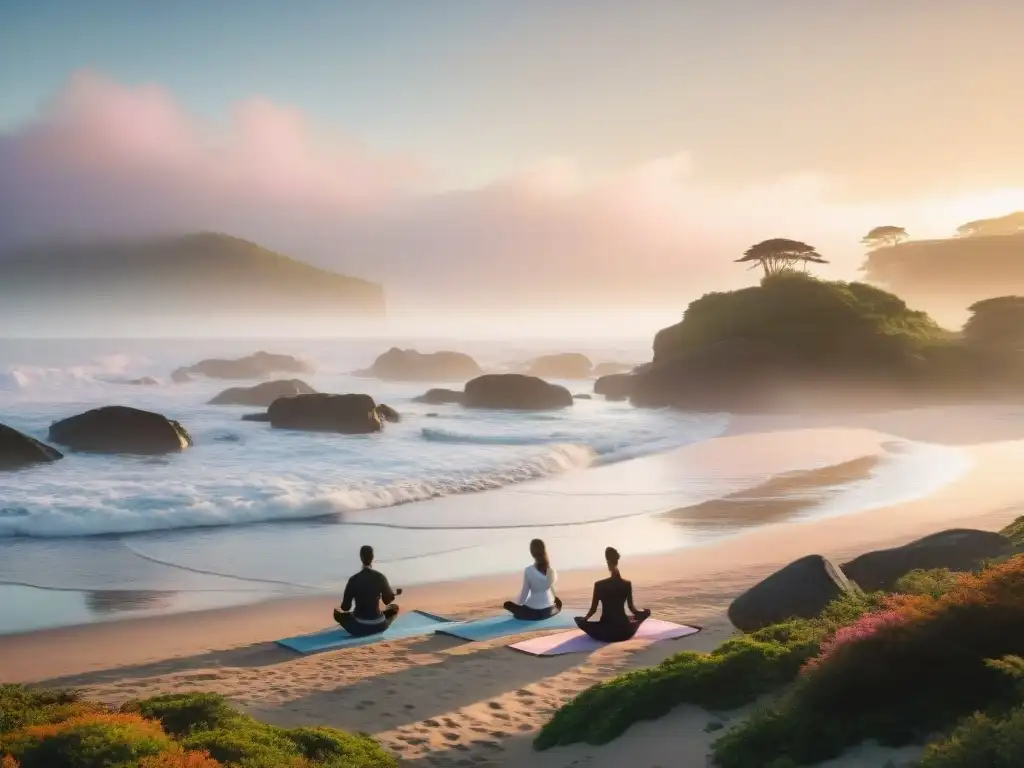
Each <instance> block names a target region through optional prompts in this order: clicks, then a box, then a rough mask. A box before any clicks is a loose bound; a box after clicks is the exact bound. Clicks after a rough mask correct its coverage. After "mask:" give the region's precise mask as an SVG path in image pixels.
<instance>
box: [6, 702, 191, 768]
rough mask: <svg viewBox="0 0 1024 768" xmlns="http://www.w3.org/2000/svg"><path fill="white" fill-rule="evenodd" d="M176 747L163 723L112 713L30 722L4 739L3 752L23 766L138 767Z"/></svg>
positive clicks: (35, 767)
mask: <svg viewBox="0 0 1024 768" xmlns="http://www.w3.org/2000/svg"><path fill="white" fill-rule="evenodd" d="M173 747H174V743H173V741H172V740H171V738H170V737H169V736H167V735H166V734H165V733H164V732H163V729H161V728H160V724H159V723H156V722H153V721H152V720H145V719H143V718H141V717H139V716H138V715H127V714H113V713H106V714H87V715H79V716H76V717H72V718H70V719H68V720H65V721H63V722H60V723H47V724H44V725H30V726H27V727H25V728H23V729H21V730H19V731H15V732H14V733H11V734H7V735H5V737H4V741H3V750H4V752H5V753H7V754H9V755H10V756H12V757H13V758H14V759H15V760H17V761H19V763H20V765H21V768H58V766H68V767H69V768H137V766H138V764H139V761H140V760H141V759H143V758H145V757H148V756H152V755H157V754H160V753H161V752H165V751H169V750H171V749H173Z"/></svg>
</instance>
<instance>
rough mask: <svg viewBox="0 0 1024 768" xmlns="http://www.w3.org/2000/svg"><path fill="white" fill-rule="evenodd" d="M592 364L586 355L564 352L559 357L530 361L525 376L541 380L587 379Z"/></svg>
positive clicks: (543, 357)
mask: <svg viewBox="0 0 1024 768" xmlns="http://www.w3.org/2000/svg"><path fill="white" fill-rule="evenodd" d="M591 370H593V364H592V363H591V362H590V358H588V357H587V356H586V355H581V354H580V353H578V352H566V353H564V354H560V355H543V356H541V357H537V358H534V359H533V360H531V361H530V364H529V366H528V367H527V371H526V372H527V374H528V375H530V376H536V377H538V378H543V379H588V378H590V372H591Z"/></svg>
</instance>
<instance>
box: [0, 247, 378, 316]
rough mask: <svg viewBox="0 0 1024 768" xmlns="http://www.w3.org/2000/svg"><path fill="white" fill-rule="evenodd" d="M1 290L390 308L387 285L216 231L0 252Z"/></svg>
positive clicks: (136, 307)
mask: <svg viewBox="0 0 1024 768" xmlns="http://www.w3.org/2000/svg"><path fill="white" fill-rule="evenodd" d="M0 297H3V298H4V300H5V302H11V301H14V302H17V303H20V304H22V305H25V304H33V305H39V304H42V303H46V304H48V305H49V304H51V303H53V302H70V303H71V304H73V305H75V306H76V307H83V306H88V305H90V304H92V303H97V302H102V305H103V307H104V308H106V309H110V308H114V309H124V310H126V311H140V310H147V309H148V310H156V311H168V310H176V309H188V310H196V311H227V312H232V311H239V312H246V311H254V310H258V311H302V312H308V313H315V314H332V315H333V314H339V315H345V314H351V315H369V316H374V315H382V314H384V292H383V289H382V288H381V286H379V285H377V284H375V283H371V282H367V281H365V280H360V279H357V278H354V277H347V276H345V275H340V274H337V273H334V272H329V271H327V270H324V269H319V268H317V267H313V266H311V265H309V264H304V263H302V262H299V261H296V260H294V259H291V258H288V257H287V256H284V255H282V254H279V253H275V252H274V251H270V250H267V249H266V248H263V247H261V246H259V245H257V244H256V243H251V242H249V241H247V240H241V239H239V238H235V237H229V236H227V235H220V234H215V233H198V234H190V235H184V236H175V237H161V238H152V239H146V240H131V241H119V242H109V243H72V244H63V245H59V246H37V247H33V248H26V249H21V250H18V251H14V252H9V253H6V254H3V255H0Z"/></svg>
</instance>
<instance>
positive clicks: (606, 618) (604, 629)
mask: <svg viewBox="0 0 1024 768" xmlns="http://www.w3.org/2000/svg"><path fill="white" fill-rule="evenodd" d="M604 559H605V561H606V562H607V563H608V570H609V571H611V574H612V575H611V576H610V577H608V578H607V579H601V581H597V582H594V599H593V600H592V601H591V603H590V610H589V611H588V612H587V615H586V616H583V617H582V618H581V617H579V616H577V617H576V626H577V627H579V628H580V629H582V630H583V631H584V632H586V633H587V634H588V635H590V636H591V637H592V638H594V639H595V640H598V641H600V642H602V643H621V642H623V641H624V640H630V639H632V637H633V635H635V634H636V631H637V630H638V629H640V625H641V624H643V623H644V621H646V620H647V619H649V618H650V616H651V612H650V611H649V610H647V609H644V610H642V611H638V610H637V609H636V606H635V605H633V585H632V584H631V583H630V582H628V581H626V580H625V579H623V578H622V575H621V574H620V573H619V553H618V552H617V551H616V550H615V549H614V548H613V547H608V548H607V549H606V550H605V551H604ZM598 603H600V604H601V618H600V620H599V621H591V620H590V617H591V616H593V615H594V614H595V613H597V604H598ZM627 606H628V607H629V612H630V613H631V614H633V615H632V616H626V607H627Z"/></svg>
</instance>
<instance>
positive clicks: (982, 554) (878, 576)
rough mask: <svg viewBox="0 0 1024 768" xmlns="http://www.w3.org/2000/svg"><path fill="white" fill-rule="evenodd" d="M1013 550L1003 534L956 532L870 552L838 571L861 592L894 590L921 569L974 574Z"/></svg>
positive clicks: (934, 534)
mask: <svg viewBox="0 0 1024 768" xmlns="http://www.w3.org/2000/svg"><path fill="white" fill-rule="evenodd" d="M1012 546H1013V545H1012V544H1011V542H1010V540H1009V539H1008V538H1006V537H1005V536H1003V535H1002V534H1001V533H993V532H991V531H975V530H972V529H970V528H954V529H951V530H948V531H940V532H939V533H933V534H932V535H931V536H925V537H924V538H923V539H918V540H917V541H912V542H910V543H909V544H904V545H903V546H902V547H893V548H892V549H879V550H876V551H874V552H867V553H866V554H863V555H861V556H860V557H855V558H854V559H853V560H851V561H850V562H848V563H843V564H842V565H841V566H839V567H840V568H842V569H843V573H845V574H846V577H847V578H848V579H850V580H851V581H854V582H856V583H857V586H859V587H860V588H861V589H867V590H876V589H891V588H892V586H893V585H894V584H895V583H896V582H897V580H898V579H899V578H900V577H901V576H904V575H906V574H908V573H910V572H911V571H913V570H917V569H918V568H923V569H928V568H949V570H951V571H972V570H974V569H975V568H977V567H978V566H980V565H981V562H982V560H986V559H989V558H994V557H1001V556H1002V555H1006V554H1009V553H1010V550H1011V549H1012Z"/></svg>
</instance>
